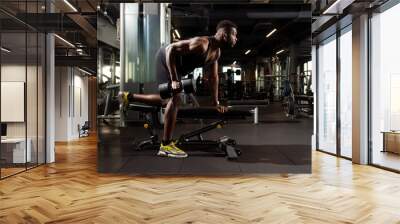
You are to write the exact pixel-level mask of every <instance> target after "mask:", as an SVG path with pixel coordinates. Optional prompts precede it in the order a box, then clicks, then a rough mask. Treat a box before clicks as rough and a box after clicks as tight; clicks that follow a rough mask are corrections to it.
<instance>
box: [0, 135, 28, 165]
mask: <svg viewBox="0 0 400 224" xmlns="http://www.w3.org/2000/svg"><path fill="white" fill-rule="evenodd" d="M26 143H28V144H26ZM25 145H27V146H28V147H26V151H25ZM31 146H32V141H31V139H30V138H28V139H26V142H25V138H6V139H1V157H2V159H4V160H5V162H6V163H25V162H31V158H32V154H31Z"/></svg>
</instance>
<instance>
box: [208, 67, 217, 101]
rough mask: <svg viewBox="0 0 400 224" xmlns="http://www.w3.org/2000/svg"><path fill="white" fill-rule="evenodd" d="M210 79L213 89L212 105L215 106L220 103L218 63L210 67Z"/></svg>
mask: <svg viewBox="0 0 400 224" xmlns="http://www.w3.org/2000/svg"><path fill="white" fill-rule="evenodd" d="M208 72H209V79H210V88H211V97H212V104H213V105H214V106H216V105H218V104H219V101H218V88H219V86H218V85H219V76H218V61H215V62H214V63H212V64H211V65H210V67H209V71H208Z"/></svg>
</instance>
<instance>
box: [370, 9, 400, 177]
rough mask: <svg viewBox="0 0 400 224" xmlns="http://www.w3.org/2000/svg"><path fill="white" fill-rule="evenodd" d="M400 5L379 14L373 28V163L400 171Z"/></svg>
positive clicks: (375, 16) (373, 18)
mask: <svg viewBox="0 0 400 224" xmlns="http://www.w3.org/2000/svg"><path fill="white" fill-rule="evenodd" d="M398 21H400V4H398V5H396V6H394V7H393V8H391V9H389V10H387V11H384V12H383V13H381V14H376V15H374V16H373V17H372V19H371V23H372V24H371V25H372V49H371V51H372V54H371V58H372V74H371V75H372V77H371V88H372V90H371V91H372V93H371V110H372V111H371V121H372V125H371V129H372V130H371V135H372V136H371V137H372V163H373V164H377V165H381V166H385V167H388V168H392V169H396V170H400V156H399V154H400V119H399V118H400V110H399V109H400V108H399V98H398V96H399V95H400V66H399V61H398V52H400V44H399V42H398V40H399V39H400V31H399V29H394V27H397V26H398V24H397V23H398Z"/></svg>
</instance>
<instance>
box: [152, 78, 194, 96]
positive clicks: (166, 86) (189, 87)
mask: <svg viewBox="0 0 400 224" xmlns="http://www.w3.org/2000/svg"><path fill="white" fill-rule="evenodd" d="M180 84H181V88H180V89H178V90H176V91H175V93H179V92H182V90H183V92H184V93H185V94H190V93H194V92H196V86H195V84H194V81H193V79H182V80H181V81H180ZM158 91H159V92H160V96H161V98H162V99H168V98H171V97H172V96H173V93H174V91H173V90H172V86H171V82H167V83H162V84H160V85H158Z"/></svg>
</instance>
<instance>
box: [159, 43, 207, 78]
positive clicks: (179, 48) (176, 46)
mask: <svg viewBox="0 0 400 224" xmlns="http://www.w3.org/2000/svg"><path fill="white" fill-rule="evenodd" d="M206 46H207V45H206V43H205V41H204V39H202V38H199V37H197V38H192V39H189V40H181V41H178V42H176V43H173V44H170V45H168V47H166V49H165V51H166V52H165V54H166V61H167V67H168V70H169V73H170V76H171V80H172V81H178V75H177V72H176V62H175V58H176V56H177V55H185V54H189V53H204V52H206V50H207V49H206Z"/></svg>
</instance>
